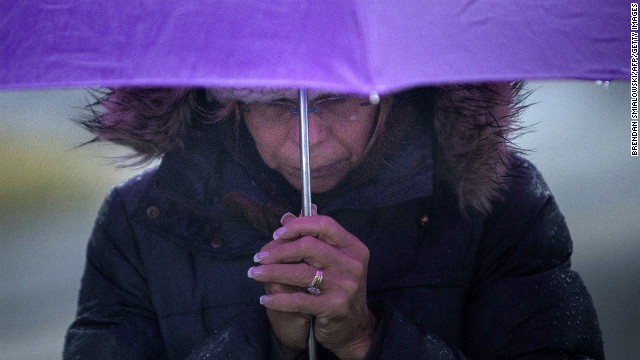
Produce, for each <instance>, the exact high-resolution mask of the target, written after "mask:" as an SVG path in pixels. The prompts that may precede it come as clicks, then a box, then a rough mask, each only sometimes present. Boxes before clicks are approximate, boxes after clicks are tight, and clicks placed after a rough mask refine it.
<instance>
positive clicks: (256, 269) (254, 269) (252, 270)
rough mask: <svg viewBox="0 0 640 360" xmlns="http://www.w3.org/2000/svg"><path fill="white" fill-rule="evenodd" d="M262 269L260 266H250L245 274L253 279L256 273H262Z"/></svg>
mask: <svg viewBox="0 0 640 360" xmlns="http://www.w3.org/2000/svg"><path fill="white" fill-rule="evenodd" d="M262 271H263V270H262V268H260V267H251V268H249V271H247V276H248V277H249V278H250V279H253V278H254V277H255V276H256V275H260V274H262Z"/></svg>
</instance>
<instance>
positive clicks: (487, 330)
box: [465, 161, 604, 359]
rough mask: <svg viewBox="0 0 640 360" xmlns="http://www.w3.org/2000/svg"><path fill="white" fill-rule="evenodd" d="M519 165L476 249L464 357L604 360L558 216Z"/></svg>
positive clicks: (530, 169) (532, 172)
mask: <svg viewBox="0 0 640 360" xmlns="http://www.w3.org/2000/svg"><path fill="white" fill-rule="evenodd" d="M518 166H519V169H518V170H517V176H515V177H514V178H513V180H512V183H511V184H510V186H509V188H508V190H507V191H506V193H505V199H504V201H501V202H500V203H499V204H498V206H496V208H495V210H494V211H493V212H492V214H491V215H490V216H489V217H488V219H487V222H486V226H485V233H484V235H483V237H482V240H481V242H480V244H479V250H478V257H477V259H478V261H477V265H476V268H475V273H476V279H475V280H474V282H473V286H472V288H471V289H470V292H469V296H468V298H467V301H468V306H467V309H466V319H467V321H466V323H467V329H466V334H465V351H466V352H467V353H468V354H473V357H474V359H496V358H499V359H520V358H523V359H574V358H576V359H582V358H593V359H603V358H604V354H603V348H602V339H601V334H600V328H599V325H598V320H597V317H596V313H595V309H594V306H593V303H592V300H591V297H590V295H589V293H588V292H587V290H586V288H585V286H584V283H583V281H582V280H581V278H580V276H579V275H578V274H577V273H576V272H575V271H574V270H572V269H571V266H570V265H571V262H570V258H571V253H572V241H571V236H570V234H569V230H568V228H567V225H566V223H565V219H564V216H563V215H562V213H561V212H560V210H559V208H558V206H557V204H556V202H555V200H554V198H553V196H552V195H551V193H550V191H549V189H548V187H547V185H546V183H545V182H544V180H543V179H542V176H541V175H540V173H539V172H538V171H537V169H535V167H534V166H533V165H531V164H530V163H528V162H526V161H522V162H521V163H520V164H519V165H518Z"/></svg>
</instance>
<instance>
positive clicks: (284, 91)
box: [207, 88, 336, 103]
mask: <svg viewBox="0 0 640 360" xmlns="http://www.w3.org/2000/svg"><path fill="white" fill-rule="evenodd" d="M327 94H336V92H333V91H328V90H322V89H310V90H309V91H308V92H307V96H308V98H309V99H311V100H313V99H316V98H319V97H322V96H325V95H327ZM207 95H208V98H209V100H212V99H216V100H218V101H219V102H222V103H229V102H233V101H241V102H244V103H252V102H267V101H273V100H281V99H287V100H292V101H297V100H298V89H296V88H211V89H207Z"/></svg>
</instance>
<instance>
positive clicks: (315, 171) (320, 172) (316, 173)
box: [288, 160, 348, 179]
mask: <svg viewBox="0 0 640 360" xmlns="http://www.w3.org/2000/svg"><path fill="white" fill-rule="evenodd" d="M346 166H348V161H346V160H339V161H336V162H333V163H331V164H328V165H322V166H316V167H313V168H312V169H311V171H310V175H311V178H312V179H313V178H323V177H327V176H331V175H334V174H335V173H340V172H341V171H340V170H342V169H343V168H344V167H346ZM288 172H289V173H290V174H291V175H295V176H296V177H299V176H300V168H297V167H296V168H294V167H288Z"/></svg>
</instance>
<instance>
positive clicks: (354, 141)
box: [336, 112, 375, 161]
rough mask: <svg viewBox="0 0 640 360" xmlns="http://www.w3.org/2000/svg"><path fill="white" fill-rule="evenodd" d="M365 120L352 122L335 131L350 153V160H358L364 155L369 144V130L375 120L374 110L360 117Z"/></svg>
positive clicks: (370, 130) (371, 128)
mask: <svg viewBox="0 0 640 360" xmlns="http://www.w3.org/2000/svg"><path fill="white" fill-rule="evenodd" d="M361 120H365V121H361V122H354V123H352V124H349V126H348V127H346V128H344V129H341V130H340V131H338V132H336V136H337V137H339V139H340V142H341V143H342V145H343V146H344V147H345V148H347V149H348V150H349V152H350V153H351V159H352V161H359V160H360V159H361V158H362V157H363V156H364V151H365V149H366V147H367V145H368V144H369V139H370V138H371V132H372V130H373V126H374V125H375V124H374V121H375V112H368V113H367V114H366V116H365V117H364V118H363V119H361Z"/></svg>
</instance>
